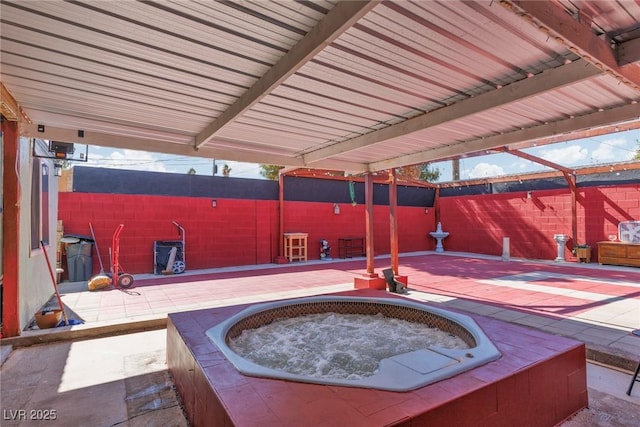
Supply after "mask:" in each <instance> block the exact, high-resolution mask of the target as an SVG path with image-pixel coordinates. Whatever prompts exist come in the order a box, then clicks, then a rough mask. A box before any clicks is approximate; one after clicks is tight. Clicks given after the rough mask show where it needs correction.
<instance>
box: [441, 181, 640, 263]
mask: <svg viewBox="0 0 640 427" xmlns="http://www.w3.org/2000/svg"><path fill="white" fill-rule="evenodd" d="M440 218H441V222H442V226H443V229H444V231H449V232H450V233H451V234H450V235H449V237H447V238H446V239H445V241H444V243H445V249H446V250H453V251H461V252H473V253H480V254H487V255H498V256H499V255H501V254H502V239H503V237H509V238H510V249H511V250H510V252H511V256H512V257H521V258H529V259H546V260H553V259H554V258H555V257H556V255H557V244H556V242H555V241H554V239H553V235H554V234H567V235H569V236H571V233H572V230H571V228H572V224H571V193H570V192H569V191H568V190H540V191H532V192H531V198H528V197H527V193H526V192H514V193H502V194H489V195H486V194H485V195H474V196H460V197H442V198H441V199H440ZM628 220H640V183H639V184H631V185H618V186H598V187H584V188H579V189H578V194H577V229H578V230H577V231H578V234H577V236H578V239H577V240H578V242H574V241H573V240H572V239H571V240H569V242H567V245H566V248H565V258H566V259H567V260H572V259H575V257H574V256H573V255H572V254H571V249H572V248H573V246H574V244H583V243H586V244H589V245H591V247H592V248H593V251H592V258H591V260H592V262H596V260H597V242H599V241H602V240H607V238H608V235H609V234H617V230H618V223H619V222H621V221H628Z"/></svg>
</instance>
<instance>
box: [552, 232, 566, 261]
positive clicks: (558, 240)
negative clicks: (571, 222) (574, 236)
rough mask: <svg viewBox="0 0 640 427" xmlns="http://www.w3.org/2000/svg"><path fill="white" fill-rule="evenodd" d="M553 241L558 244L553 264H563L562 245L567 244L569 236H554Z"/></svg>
mask: <svg viewBox="0 0 640 427" xmlns="http://www.w3.org/2000/svg"><path fill="white" fill-rule="evenodd" d="M553 240H555V241H556V243H557V244H558V256H557V257H556V259H554V261H555V262H564V261H565V259H564V245H566V244H567V240H569V236H567V235H566V234H554V235H553Z"/></svg>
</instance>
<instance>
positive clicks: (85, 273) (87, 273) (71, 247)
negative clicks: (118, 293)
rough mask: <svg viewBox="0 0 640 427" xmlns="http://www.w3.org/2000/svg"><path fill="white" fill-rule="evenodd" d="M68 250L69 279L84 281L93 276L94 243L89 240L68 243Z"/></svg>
mask: <svg viewBox="0 0 640 427" xmlns="http://www.w3.org/2000/svg"><path fill="white" fill-rule="evenodd" d="M66 251H67V272H68V273H69V281H71V282H82V281H87V280H89V279H90V278H91V273H92V272H93V258H92V256H91V254H92V251H93V244H92V243H91V242H87V241H82V240H81V241H80V242H79V243H72V244H68V245H67V247H66Z"/></svg>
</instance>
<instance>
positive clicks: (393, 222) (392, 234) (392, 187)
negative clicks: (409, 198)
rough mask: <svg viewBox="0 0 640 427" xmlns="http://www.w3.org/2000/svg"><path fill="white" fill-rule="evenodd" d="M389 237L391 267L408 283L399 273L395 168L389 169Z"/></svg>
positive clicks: (397, 277) (396, 277) (397, 276)
mask: <svg viewBox="0 0 640 427" xmlns="http://www.w3.org/2000/svg"><path fill="white" fill-rule="evenodd" d="M389 228H390V230H389V238H390V239H391V242H390V245H389V247H390V249H391V269H392V270H393V275H394V276H395V279H396V280H397V281H399V282H401V283H404V284H405V286H406V285H407V281H408V278H407V276H400V275H399V264H400V261H399V256H398V249H399V245H398V183H397V179H396V170H395V168H393V169H391V170H390V171H389Z"/></svg>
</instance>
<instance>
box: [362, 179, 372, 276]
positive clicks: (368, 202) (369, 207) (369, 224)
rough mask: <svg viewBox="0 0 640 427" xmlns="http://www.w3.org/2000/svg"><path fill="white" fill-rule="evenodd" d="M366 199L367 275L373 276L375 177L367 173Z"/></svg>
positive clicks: (365, 184)
mask: <svg viewBox="0 0 640 427" xmlns="http://www.w3.org/2000/svg"><path fill="white" fill-rule="evenodd" d="M364 199H365V215H364V223H365V229H366V230H365V234H366V239H365V241H366V244H365V246H366V250H367V273H369V274H373V272H374V270H375V266H374V260H373V258H374V256H375V254H374V246H373V175H371V173H367V174H366V175H365V177H364Z"/></svg>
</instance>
